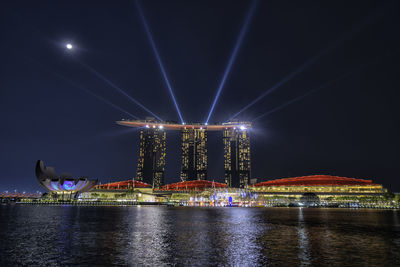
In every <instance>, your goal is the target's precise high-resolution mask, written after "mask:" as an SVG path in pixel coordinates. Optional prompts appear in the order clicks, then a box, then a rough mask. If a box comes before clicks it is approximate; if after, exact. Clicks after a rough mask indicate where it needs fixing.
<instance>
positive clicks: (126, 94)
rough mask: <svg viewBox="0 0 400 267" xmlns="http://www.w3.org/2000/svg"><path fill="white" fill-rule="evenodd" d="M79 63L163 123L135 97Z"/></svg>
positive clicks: (87, 66)
mask: <svg viewBox="0 0 400 267" xmlns="http://www.w3.org/2000/svg"><path fill="white" fill-rule="evenodd" d="M77 62H79V64H81V65H82V66H83V67H85V68H86V69H87V70H89V71H90V72H92V73H93V74H94V75H96V76H97V77H98V78H100V79H101V80H103V81H104V82H106V83H107V84H108V85H110V86H111V87H112V88H114V89H115V90H117V91H118V92H120V93H121V94H122V95H124V96H126V97H127V98H128V99H129V100H131V101H132V102H134V103H135V104H136V105H138V106H139V107H141V108H142V109H144V110H145V111H147V112H148V113H150V114H151V115H153V116H154V117H155V118H157V119H158V120H160V121H162V120H163V119H161V118H160V117H158V116H157V115H156V114H154V113H153V112H152V111H151V110H149V109H148V108H146V107H145V106H143V105H142V104H141V103H140V102H139V101H137V100H136V99H134V98H133V97H131V96H130V95H129V94H128V93H126V92H125V91H124V90H122V89H121V88H119V87H118V86H117V85H115V84H114V83H113V82H111V81H110V80H109V79H107V78H106V77H105V76H103V75H101V74H100V73H99V72H98V71H96V70H95V69H94V68H92V67H91V66H89V65H87V64H85V63H83V62H82V61H80V60H77Z"/></svg>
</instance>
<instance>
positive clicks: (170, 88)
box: [136, 0, 184, 123]
mask: <svg viewBox="0 0 400 267" xmlns="http://www.w3.org/2000/svg"><path fill="white" fill-rule="evenodd" d="M136 7H137V9H138V11H139V15H140V18H141V20H142V23H143V26H144V29H145V31H146V35H147V38H148V39H149V42H150V44H151V48H152V49H153V52H154V55H155V57H156V59H157V62H158V66H159V67H160V70H161V73H162V75H163V77H164V81H165V83H166V85H167V87H168V90H169V93H170V95H171V98H172V101H173V102H174V105H175V108H176V112H177V113H178V116H179V119H180V120H181V123H184V120H183V117H182V114H181V111H180V110H179V107H178V102H177V101H176V99H175V95H174V92H173V91H172V86H171V83H170V82H169V79H168V76H167V73H166V71H165V69H164V65H163V63H162V61H161V57H160V54H159V53H158V50H157V47H156V44H155V42H154V39H153V36H152V35H151V32H150V28H149V25H148V24H147V22H146V18H145V17H144V13H143V10H142V7H141V6H140V4H139V1H138V0H136Z"/></svg>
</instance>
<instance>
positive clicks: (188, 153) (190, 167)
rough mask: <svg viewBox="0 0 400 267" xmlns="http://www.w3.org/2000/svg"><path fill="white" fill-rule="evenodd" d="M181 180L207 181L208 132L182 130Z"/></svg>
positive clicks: (202, 130)
mask: <svg viewBox="0 0 400 267" xmlns="http://www.w3.org/2000/svg"><path fill="white" fill-rule="evenodd" d="M181 179H182V180H183V181H190V180H207V131H206V130H204V129H183V130H182V165H181Z"/></svg>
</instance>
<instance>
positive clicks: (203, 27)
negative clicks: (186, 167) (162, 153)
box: [0, 0, 400, 192]
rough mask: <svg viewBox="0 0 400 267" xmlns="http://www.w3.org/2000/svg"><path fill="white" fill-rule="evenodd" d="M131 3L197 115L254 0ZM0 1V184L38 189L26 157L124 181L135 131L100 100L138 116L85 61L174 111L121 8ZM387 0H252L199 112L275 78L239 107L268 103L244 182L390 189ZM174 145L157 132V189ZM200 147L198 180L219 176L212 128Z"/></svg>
mask: <svg viewBox="0 0 400 267" xmlns="http://www.w3.org/2000/svg"><path fill="white" fill-rule="evenodd" d="M139 3H140V5H141V7H142V10H143V14H144V16H145V18H146V21H147V23H148V26H149V29H150V31H151V34H152V37H153V40H154V43H155V45H156V47H157V49H158V52H159V56H160V58H161V60H162V63H163V66H164V67H165V71H166V75H167V76H168V79H169V81H170V84H171V87H172V90H173V92H174V94H175V97H176V100H177V103H178V106H179V108H180V110H181V112H182V116H183V118H184V120H185V121H186V122H205V120H206V118H207V115H208V113H209V111H210V107H211V104H212V102H213V100H214V97H215V95H216V93H217V89H218V87H219V85H220V82H221V79H222V76H223V74H224V71H225V69H226V66H227V64H228V61H229V59H230V57H231V55H232V51H233V50H234V47H235V42H236V40H237V39H238V36H239V33H240V31H241V29H242V26H243V24H244V23H245V20H246V17H247V14H248V12H249V9H250V7H251V6H252V4H253V2H252V1H244V0H243V1H232V0H229V1H204V0H202V1H183V0H182V1H165V0H160V1H140V2H139ZM0 5H1V7H0V21H1V22H0V25H1V28H0V31H1V43H0V47H1V49H0V55H1V65H0V114H1V131H0V150H1V154H0V170H1V174H0V191H4V190H14V189H17V190H18V191H24V190H26V191H32V192H33V191H36V190H43V189H42V188H40V187H39V185H38V183H37V181H36V178H35V175H34V167H35V163H36V161H37V160H38V159H42V160H44V162H45V164H46V165H49V166H53V167H55V169H56V171H57V173H58V174H60V173H61V172H70V173H71V174H72V175H73V176H83V175H84V176H89V177H90V178H98V179H99V180H100V181H101V182H102V183H105V182H108V181H116V180H121V179H130V178H131V177H133V176H135V175H136V167H137V156H138V148H139V147H138V146H139V135H138V130H135V129H133V128H132V129H130V128H125V127H123V126H119V125H117V124H115V121H116V120H120V119H122V118H126V119H129V118H130V117H129V115H127V114H126V113H124V112H122V111H120V110H119V109H118V108H115V106H118V107H119V108H122V109H123V110H126V111H127V112H129V113H131V114H133V115H134V116H137V117H139V118H142V119H144V118H145V117H146V116H151V115H150V114H149V113H148V112H146V111H144V110H143V109H142V108H140V107H139V106H138V105H136V104H135V103H133V102H132V101H131V100H129V99H128V98H127V97H126V96H124V95H123V94H121V93H120V92H118V91H117V90H116V89H114V88H113V87H112V86H110V85H109V84H107V83H106V82H105V81H104V80H102V79H99V77H98V76H96V75H95V74H94V72H93V70H95V71H97V73H98V74H99V75H102V76H103V77H104V78H105V79H108V80H109V81H111V82H112V83H113V84H115V85H116V86H118V87H119V88H120V89H122V90H124V91H125V92H126V93H127V94H129V95H130V96H131V97H133V98H134V99H135V100H137V101H139V102H140V103H141V104H143V105H144V106H145V107H147V108H148V109H149V110H151V111H152V112H153V113H155V114H157V115H158V116H160V117H161V118H163V119H165V120H175V121H179V116H178V114H177V112H176V109H175V107H174V103H173V101H172V99H171V96H170V94H169V91H168V87H167V86H166V83H165V81H164V78H163V75H162V73H161V71H160V67H159V64H158V62H157V59H156V56H155V54H154V52H153V49H152V47H151V44H150V42H149V39H148V37H147V35H146V31H145V28H144V26H143V23H142V20H141V18H140V16H139V12H138V8H137V6H136V2H135V1H8V2H7V1H2V2H1V4H0ZM399 7H400V3H399V2H398V1H365V0H363V1H322V2H321V1H259V2H258V3H256V6H255V10H254V16H253V17H252V18H251V20H249V21H248V29H247V31H246V32H245V34H244V36H243V42H242V43H241V45H240V46H239V48H238V50H237V56H236V58H235V60H234V62H233V64H232V68H231V70H230V72H229V74H228V76H227V78H226V83H225V84H224V87H223V88H222V91H221V94H220V97H219V99H218V101H217V102H216V106H215V110H214V112H213V113H212V116H211V118H210V123H211V122H224V121H226V120H228V119H229V118H230V117H231V116H232V115H233V114H235V113H237V112H238V111H239V110H241V109H242V108H243V107H245V106H246V105H248V104H249V103H251V102H252V101H253V100H254V99H256V98H257V97H258V96H260V95H262V94H263V93H265V92H266V91H267V90H269V89H270V88H273V87H274V85H276V84H278V83H280V82H282V81H284V80H285V78H287V79H286V80H287V82H282V83H281V86H279V87H278V88H276V89H275V90H273V91H271V92H270V93H269V94H267V95H266V96H265V97H264V98H262V99H261V100H260V101H258V102H257V103H255V104H254V105H252V106H251V107H250V108H248V109H247V110H245V111H244V112H242V113H240V114H239V115H238V119H240V120H250V121H251V120H253V119H255V118H256V117H258V116H260V115H261V114H264V113H266V112H268V111H271V110H275V112H272V113H270V114H268V115H267V116H264V117H262V118H260V119H257V120H256V121H255V122H254V129H253V130H252V133H251V149H252V151H251V156H252V176H253V177H256V178H258V179H259V181H263V180H269V179H277V178H283V177H294V176H303V175H312V174H331V175H338V176H346V177H354V178H364V179H373V180H374V181H375V182H376V183H379V184H383V185H384V186H385V187H387V188H389V190H392V191H395V192H398V191H400V180H399V173H400V162H399V159H400V157H399V150H400V138H399V137H400V124H399V114H400V107H399V105H398V102H399V101H400V99H399V96H400V94H399V89H400V73H399V65H398V62H399V59H400V56H399V52H400V50H399V47H400V34H399V28H400V16H399V15H398V14H399ZM66 43H71V44H73V46H74V48H73V49H72V50H71V51H68V50H67V49H66V47H65V45H66ZM90 68H91V69H92V71H91V70H90ZM291 74H292V75H291ZM288 75H289V76H290V75H291V77H290V78H291V79H289V78H288V77H289V76H288ZM325 85H328V86H325ZM321 87H322V88H321ZM83 88H84V89H83ZM317 88H320V89H318V90H315V89H317ZM310 91H311V93H309V92H310ZM89 92H91V93H89ZM94 94H95V95H94ZM305 94H306V96H304V97H302V98H299V99H298V101H292V102H291V103H290V104H288V105H286V106H284V107H283V108H280V107H281V105H284V104H285V103H287V102H288V101H291V100H292V99H296V98H297V97H300V96H303V95H305ZM99 97H101V98H102V99H104V100H106V101H109V102H111V103H113V104H114V105H115V106H112V105H111V104H109V103H106V102H104V101H102V100H100V98H99ZM180 149H181V148H180V133H179V132H168V134H167V165H166V178H165V180H166V182H167V183H170V182H177V181H178V180H179V172H180V156H181V153H180ZM208 150H209V169H208V175H209V179H214V180H216V181H223V180H224V178H223V175H224V171H223V145H222V133H220V132H209V140H208Z"/></svg>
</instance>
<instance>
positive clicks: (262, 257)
mask: <svg viewBox="0 0 400 267" xmlns="http://www.w3.org/2000/svg"><path fill="white" fill-rule="evenodd" d="M0 241H1V242H0V255H1V258H0V266H15V265H36V266H44V265H56V266H57V265H72V266H80V265H81V266H88V265H95V266H110V265H122V266H166V265H169V266H216V265H217V266H276V265H281V266H307V265H309V266H314V265H319V266H321V265H336V266H338V265H385V266H399V265H400V225H399V213H398V212H396V211H389V210H385V211H384V210H346V209H312V208H311V209H307V208H303V209H297V208H185V207H180V208H167V207H140V208H139V207H71V206H55V207H52V206H20V205H14V206H1V207H0Z"/></svg>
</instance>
